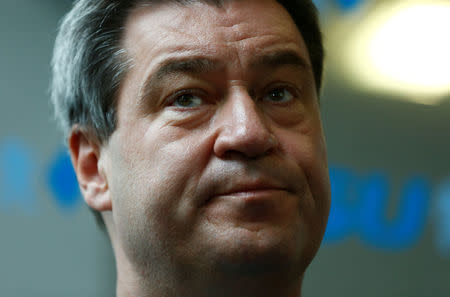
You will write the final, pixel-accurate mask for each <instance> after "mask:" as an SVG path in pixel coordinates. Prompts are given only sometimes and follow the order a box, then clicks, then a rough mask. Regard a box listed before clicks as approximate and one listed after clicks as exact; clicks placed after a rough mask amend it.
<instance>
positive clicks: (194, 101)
mask: <svg viewBox="0 0 450 297" xmlns="http://www.w3.org/2000/svg"><path fill="white" fill-rule="evenodd" d="M202 103H203V99H202V98H200V97H199V96H196V95H194V94H191V93H185V94H181V95H178V96H176V97H175V99H174V100H173V103H172V105H173V106H175V107H182V108H193V107H198V106H200V105H202Z"/></svg>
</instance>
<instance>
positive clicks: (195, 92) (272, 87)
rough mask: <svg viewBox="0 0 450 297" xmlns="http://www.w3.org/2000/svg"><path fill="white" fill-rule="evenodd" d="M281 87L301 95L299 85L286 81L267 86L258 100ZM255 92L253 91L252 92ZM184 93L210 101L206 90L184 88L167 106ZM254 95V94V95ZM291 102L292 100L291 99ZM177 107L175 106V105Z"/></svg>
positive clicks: (295, 94) (280, 103) (297, 95)
mask: <svg viewBox="0 0 450 297" xmlns="http://www.w3.org/2000/svg"><path fill="white" fill-rule="evenodd" d="M281 89H285V90H287V91H288V92H289V93H291V95H292V96H293V100H295V99H298V98H299V97H300V94H301V92H300V90H299V88H298V87H295V86H293V85H291V84H286V83H280V84H275V85H274V84H271V85H270V86H269V87H267V88H265V89H264V91H263V92H262V95H261V96H258V97H256V100H257V101H263V100H264V97H265V96H267V95H268V94H270V92H273V91H276V90H281ZM250 93H253V92H250ZM183 95H193V96H197V97H199V98H201V99H202V100H203V102H208V100H207V99H205V98H206V97H207V94H206V92H204V91H201V90H199V89H182V90H179V91H176V92H175V93H173V94H172V95H170V96H169V97H168V99H167V101H166V102H167V103H166V105H167V106H173V105H174V104H175V102H176V100H177V99H178V98H180V97H181V96H183ZM252 97H253V96H252ZM289 102H290V101H289ZM272 104H276V105H286V102H278V103H277V102H272ZM173 107H175V106H173ZM175 108H180V109H182V108H183V107H175ZM187 108H189V109H195V107H187Z"/></svg>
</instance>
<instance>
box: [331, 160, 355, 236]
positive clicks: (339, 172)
mask: <svg viewBox="0 0 450 297" xmlns="http://www.w3.org/2000/svg"><path fill="white" fill-rule="evenodd" d="M356 181H357V179H356V176H355V175H354V174H353V172H352V171H351V170H349V169H345V168H334V167H331V168H330V183H331V197H332V199H331V211H330V217H329V219H328V225H327V230H326V233H325V237H324V243H336V242H338V241H342V240H344V239H346V238H347V237H348V236H350V235H351V234H352V233H354V232H355V231H356V226H357V224H358V210H359V205H358V204H359V201H358V200H357V199H358V195H357V193H358V190H357V184H356Z"/></svg>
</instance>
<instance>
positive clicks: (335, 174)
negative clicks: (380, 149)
mask: <svg viewBox="0 0 450 297" xmlns="http://www.w3.org/2000/svg"><path fill="white" fill-rule="evenodd" d="M330 182H331V192H332V204H331V211H330V218H329V221H328V226H327V231H326V233H325V238H324V243H326V244H327V243H328V244H329V243H336V242H338V241H341V240H344V239H346V238H347V237H348V236H350V235H353V234H354V235H358V236H359V237H360V238H361V239H362V241H363V242H365V243H367V244H368V245H370V246H373V247H376V248H380V249H391V250H401V249H405V248H408V247H410V246H412V245H413V244H415V243H416V242H417V241H418V239H419V238H420V236H421V235H422V234H423V232H424V228H425V224H426V219H427V217H428V208H429V207H428V206H429V193H430V188H429V185H428V183H427V182H426V180H425V179H423V178H421V177H413V178H411V179H409V180H408V181H407V182H406V183H405V185H404V187H403V189H402V192H401V196H400V201H399V204H398V206H397V212H396V215H395V216H394V217H393V218H392V219H387V213H386V209H387V206H388V201H389V198H391V197H390V195H389V193H391V191H390V188H389V184H388V180H387V175H386V174H383V173H372V174H370V175H368V176H367V177H366V178H359V177H357V176H356V175H355V174H354V173H353V172H352V171H351V170H350V169H344V168H331V169H330Z"/></svg>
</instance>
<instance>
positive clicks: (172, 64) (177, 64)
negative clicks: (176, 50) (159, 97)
mask: <svg viewBox="0 0 450 297" xmlns="http://www.w3.org/2000/svg"><path fill="white" fill-rule="evenodd" d="M219 68H221V66H220V64H218V63H217V62H216V61H214V60H212V59H208V58H192V57H188V58H174V59H169V60H167V61H165V62H163V63H162V64H161V65H159V66H158V68H157V69H156V71H155V72H154V74H152V75H151V76H150V77H149V78H148V79H147V80H146V81H145V83H144V85H143V86H142V89H141V94H140V99H141V100H143V99H144V98H147V97H148V95H149V94H150V93H151V92H152V90H153V89H154V87H155V86H157V85H159V84H160V83H161V82H162V81H164V80H165V79H166V78H167V77H168V76H172V75H177V74H190V75H200V74H205V73H209V72H213V71H217V70H218V69H219Z"/></svg>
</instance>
